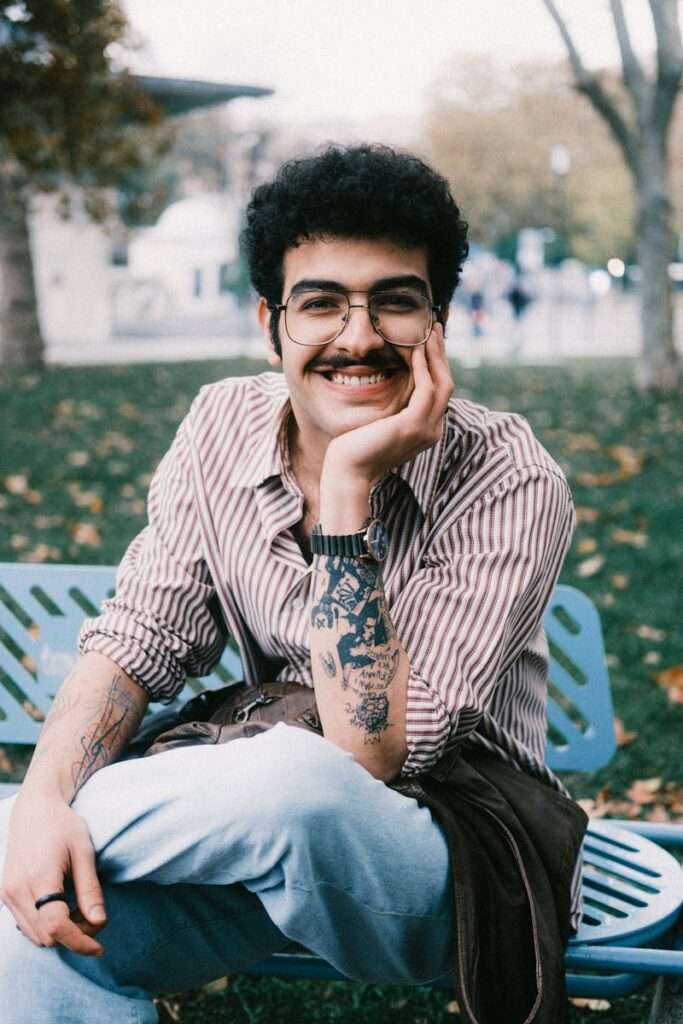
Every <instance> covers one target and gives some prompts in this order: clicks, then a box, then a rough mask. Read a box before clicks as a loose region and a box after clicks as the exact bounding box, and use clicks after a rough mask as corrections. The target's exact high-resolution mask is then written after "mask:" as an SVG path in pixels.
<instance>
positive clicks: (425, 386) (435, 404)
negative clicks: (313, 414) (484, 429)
mask: <svg viewBox="0 0 683 1024" xmlns="http://www.w3.org/2000/svg"><path fill="white" fill-rule="evenodd" d="M411 370H412V374H413V381H414V388H413V392H412V394H411V396H410V399H409V401H408V404H407V405H406V406H405V407H404V408H403V409H401V411H400V412H397V413H395V414H394V415H393V416H386V417H383V418H382V419H378V420H375V421H374V422H373V423H368V424H367V425H366V426H364V427H358V428H357V429H355V430H350V431H348V433H346V434H341V435H340V436H339V437H336V438H335V439H334V440H333V441H331V442H330V444H329V446H328V449H327V453H326V456H325V463H324V465H323V472H322V476H321V482H320V483H321V487H320V491H321V495H320V496H321V521H322V520H323V506H324V504H327V502H325V501H324V498H325V492H326V491H327V492H328V494H329V492H330V490H331V489H332V486H331V485H332V480H331V479H326V468H327V467H330V473H332V472H333V473H334V478H335V480H337V481H343V487H344V495H345V497H346V499H347V500H348V498H349V497H350V496H353V495H357V496H358V497H362V495H363V494H365V498H366V500H367V496H368V495H369V493H370V490H371V488H372V486H373V484H375V483H376V481H377V480H379V479H381V477H383V476H384V474H385V473H388V472H389V471H390V470H392V469H395V468H396V467H397V466H400V465H402V464H403V463H404V462H408V461H409V460H410V459H412V458H414V457H415V456H416V455H418V454H419V452H421V451H424V450H425V449H426V448H431V446H432V445H433V444H436V442H437V441H438V440H439V439H440V437H441V431H442V430H443V416H444V413H445V411H446V407H447V405H448V400H449V398H450V397H451V395H452V393H453V379H452V377H451V372H450V368H449V365H448V360H447V358H446V349H445V342H444V335H443V327H442V326H441V324H436V325H435V326H434V329H433V330H432V333H431V334H430V336H429V338H428V339H427V343H426V344H425V345H419V346H417V347H416V348H414V349H413V350H412V354H411ZM326 485H327V486H326ZM330 504H331V503H330Z"/></svg>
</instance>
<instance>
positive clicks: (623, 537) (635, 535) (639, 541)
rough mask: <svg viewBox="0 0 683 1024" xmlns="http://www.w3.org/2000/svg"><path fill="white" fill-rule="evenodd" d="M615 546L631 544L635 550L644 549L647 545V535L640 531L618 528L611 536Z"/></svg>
mask: <svg viewBox="0 0 683 1024" xmlns="http://www.w3.org/2000/svg"><path fill="white" fill-rule="evenodd" d="M610 536H611V538H612V540H613V541H614V543H615V544H630V545H631V547H633V548H644V547H645V545H646V544H647V540H648V537H647V534H646V533H642V532H641V531H640V530H622V529H619V528H617V529H616V530H612V533H611V534H610Z"/></svg>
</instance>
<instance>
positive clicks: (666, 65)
mask: <svg viewBox="0 0 683 1024" xmlns="http://www.w3.org/2000/svg"><path fill="white" fill-rule="evenodd" d="M543 2H544V4H545V6H546V8H547V9H548V11H549V13H550V15H551V17H552V18H553V20H554V22H555V24H556V25H557V28H558V30H559V32H560V35H561V36H562V39H563V41H564V44H565V46H566V48H567V52H568V54H569V61H570V64H571V68H572V72H573V76H574V84H575V86H576V89H577V91H578V92H579V93H580V94H581V95H583V96H585V97H587V98H588V99H589V100H590V102H591V104H592V105H593V107H594V109H595V110H596V111H597V112H598V114H600V116H601V117H602V118H603V121H604V122H605V124H606V125H607V126H608V127H609V129H610V131H611V133H612V135H613V136H614V138H615V140H616V141H617V143H618V145H619V148H620V149H621V152H622V155H623V158H624V161H625V163H626V166H627V167H628V169H629V171H630V173H631V177H632V179H633V184H634V190H635V194H636V217H635V235H636V248H637V255H638V263H639V265H640V273H641V281H640V293H641V331H642V357H641V366H640V374H639V377H640V383H641V385H642V386H643V387H645V388H648V389H653V390H657V391H663V392H667V391H674V390H675V389H677V388H678V386H679V385H680V381H681V369H680V359H679V357H678V354H677V351H676V347H675V344H674V336H673V303H672V295H671V281H670V278H669V272H668V267H669V262H670V261H671V260H672V259H673V258H674V255H675V252H676V244H675V236H674V230H673V218H672V201H671V180H670V172H669V143H670V134H671V125H672V120H673V114H674V108H675V105H676V100H677V98H678V93H679V90H680V87H681V77H682V76H683V42H682V40H681V28H680V23H679V18H678V6H679V5H678V0H649V6H650V12H651V15H652V22H653V26H654V32H655V37H656V44H657V55H656V63H655V72H654V75H653V76H652V78H650V77H648V76H647V75H646V73H645V71H644V70H643V66H642V64H641V62H640V61H639V60H638V58H637V56H636V54H635V52H634V50H633V46H632V43H631V38H630V34H629V29H628V24H627V21H626V16H625V14H624V8H623V4H622V0H610V9H611V12H612V20H613V23H614V30H615V34H616V37H617V42H618V44H619V51H620V54H621V72H622V73H621V80H620V88H619V90H618V92H617V91H615V90H614V89H613V88H611V87H610V83H609V82H607V81H606V80H605V77H604V76H601V75H600V74H598V73H596V72H593V71H590V70H589V69H588V68H586V66H585V65H584V63H583V60H582V58H581V55H580V54H579V51H578V49H577V47H576V45H575V43H574V39H573V37H572V35H571V32H570V30H569V27H568V25H567V22H566V20H565V19H564V18H563V16H562V15H561V13H560V11H559V9H558V7H557V4H556V3H555V0H543Z"/></svg>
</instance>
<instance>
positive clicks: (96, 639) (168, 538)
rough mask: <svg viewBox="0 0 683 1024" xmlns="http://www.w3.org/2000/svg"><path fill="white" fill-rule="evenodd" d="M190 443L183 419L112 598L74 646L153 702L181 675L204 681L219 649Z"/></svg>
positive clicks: (221, 632) (222, 633) (221, 630)
mask: <svg viewBox="0 0 683 1024" xmlns="http://www.w3.org/2000/svg"><path fill="white" fill-rule="evenodd" d="M191 443H192V441H191V436H190V419H189V417H188V418H187V419H186V420H185V421H184V422H183V423H182V424H181V426H180V428H179V430H178V433H177V435H176V437H175V440H174V442H173V444H172V445H171V448H170V449H169V451H168V452H167V453H166V455H165V456H164V458H163V459H162V461H161V463H160V464H159V467H158V469H157V471H156V473H155V475H154V478H153V480H152V483H151V486H150V491H149V497H148V525H147V526H146V527H145V528H144V529H143V530H142V532H141V533H139V534H138V536H137V537H136V538H135V539H134V540H133V541H132V543H131V544H130V546H129V548H128V550H127V551H126V554H125V556H124V558H123V560H122V562H121V565H120V567H119V570H118V574H117V578H116V592H115V594H114V596H113V597H112V598H111V599H110V600H107V601H104V602H103V604H102V614H101V615H99V616H97V617H95V618H89V619H86V620H85V622H84V623H83V626H82V628H81V633H80V638H79V649H80V651H81V652H82V653H85V652H86V651H99V652H100V653H102V654H105V655H107V656H108V657H109V658H111V659H112V660H113V661H115V662H116V664H117V665H119V666H120V668H121V669H122V670H123V671H124V672H126V673H127V674H128V675H129V676H130V677H131V678H132V679H134V680H135V682H137V683H138V684H139V685H140V686H141V687H143V689H145V690H146V691H147V692H148V693H149V694H150V697H151V698H152V699H153V700H160V701H170V700H172V699H173V697H174V696H175V695H176V694H177V693H178V691H179V690H180V689H182V686H183V684H184V681H185V679H186V676H187V675H188V674H189V675H192V676H201V675H206V674H207V673H209V672H210V671H211V670H212V668H214V667H215V665H216V664H217V663H218V661H219V659H220V657H221V654H222V652H223V649H224V646H225V641H226V630H225V625H224V623H223V619H222V616H221V614H220V612H219V611H218V602H217V600H216V595H215V591H214V588H213V586H212V581H211V579H210V575H209V571H208V568H207V565H206V561H205V558H204V553H203V544H202V538H201V532H200V528H199V520H198V514H197V504H196V502H197V497H196V495H195V490H194V486H193V480H192V469H191V459H190V451H189V445H190V444H191Z"/></svg>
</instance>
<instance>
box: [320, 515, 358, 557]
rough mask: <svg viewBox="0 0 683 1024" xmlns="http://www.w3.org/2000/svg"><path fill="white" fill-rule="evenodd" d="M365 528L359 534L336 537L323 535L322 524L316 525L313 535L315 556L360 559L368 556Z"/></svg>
mask: <svg viewBox="0 0 683 1024" xmlns="http://www.w3.org/2000/svg"><path fill="white" fill-rule="evenodd" d="M365 532H366V531H365V527H363V529H362V530H359V531H358V533H346V534H340V535H338V536H335V535H334V534H328V533H323V532H322V528H321V526H320V523H316V525H315V526H314V527H313V532H312V533H311V551H312V552H313V554H314V555H341V556H342V558H358V557H360V556H361V555H366V556H367V554H368V547H367V543H366V540H365Z"/></svg>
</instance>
